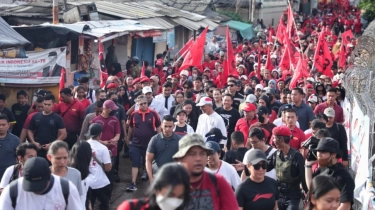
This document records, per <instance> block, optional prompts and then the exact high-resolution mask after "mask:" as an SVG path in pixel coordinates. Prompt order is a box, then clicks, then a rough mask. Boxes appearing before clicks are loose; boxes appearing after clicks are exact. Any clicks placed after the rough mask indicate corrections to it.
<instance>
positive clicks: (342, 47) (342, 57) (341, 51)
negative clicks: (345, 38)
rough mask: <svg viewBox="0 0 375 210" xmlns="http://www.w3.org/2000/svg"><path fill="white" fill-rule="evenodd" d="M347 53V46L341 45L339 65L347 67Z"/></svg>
mask: <svg viewBox="0 0 375 210" xmlns="http://www.w3.org/2000/svg"><path fill="white" fill-rule="evenodd" d="M345 53H346V50H345V46H344V45H343V44H342V45H341V47H340V51H339V63H338V64H339V67H343V68H345V63H346V57H345Z"/></svg>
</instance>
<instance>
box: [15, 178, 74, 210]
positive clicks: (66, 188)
mask: <svg viewBox="0 0 375 210" xmlns="http://www.w3.org/2000/svg"><path fill="white" fill-rule="evenodd" d="M60 184H61V190H62V193H63V195H64V200H65V209H66V208H67V207H68V198H69V181H68V180H66V179H64V178H60ZM9 195H10V200H11V201H12V207H13V209H15V208H16V205H17V197H18V180H15V181H13V182H12V183H10V186H9Z"/></svg>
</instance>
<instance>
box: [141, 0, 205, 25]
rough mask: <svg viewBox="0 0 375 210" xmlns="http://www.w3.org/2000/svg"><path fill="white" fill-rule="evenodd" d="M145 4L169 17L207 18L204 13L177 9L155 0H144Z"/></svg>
mask: <svg viewBox="0 0 375 210" xmlns="http://www.w3.org/2000/svg"><path fill="white" fill-rule="evenodd" d="M143 4H144V5H145V6H146V7H148V8H150V9H153V10H155V12H157V13H158V14H163V15H166V16H169V17H184V18H187V19H189V20H193V21H198V20H202V19H204V18H205V16H203V15H199V14H195V13H191V12H188V11H184V10H180V9H176V8H174V7H170V6H166V5H163V4H160V3H157V2H154V1H145V2H143Z"/></svg>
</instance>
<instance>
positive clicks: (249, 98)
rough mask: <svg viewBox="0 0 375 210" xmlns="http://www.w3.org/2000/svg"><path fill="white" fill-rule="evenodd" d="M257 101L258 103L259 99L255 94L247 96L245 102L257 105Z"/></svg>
mask: <svg viewBox="0 0 375 210" xmlns="http://www.w3.org/2000/svg"><path fill="white" fill-rule="evenodd" d="M256 101H257V97H256V96H255V95H254V94H250V95H248V96H246V100H245V102H248V103H255V102H256Z"/></svg>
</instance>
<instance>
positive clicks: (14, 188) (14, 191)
mask: <svg viewBox="0 0 375 210" xmlns="http://www.w3.org/2000/svg"><path fill="white" fill-rule="evenodd" d="M9 185H10V186H9V196H10V200H11V201H12V207H13V209H16V205H17V196H18V180H15V181H13V182H11V183H10V184H9Z"/></svg>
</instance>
